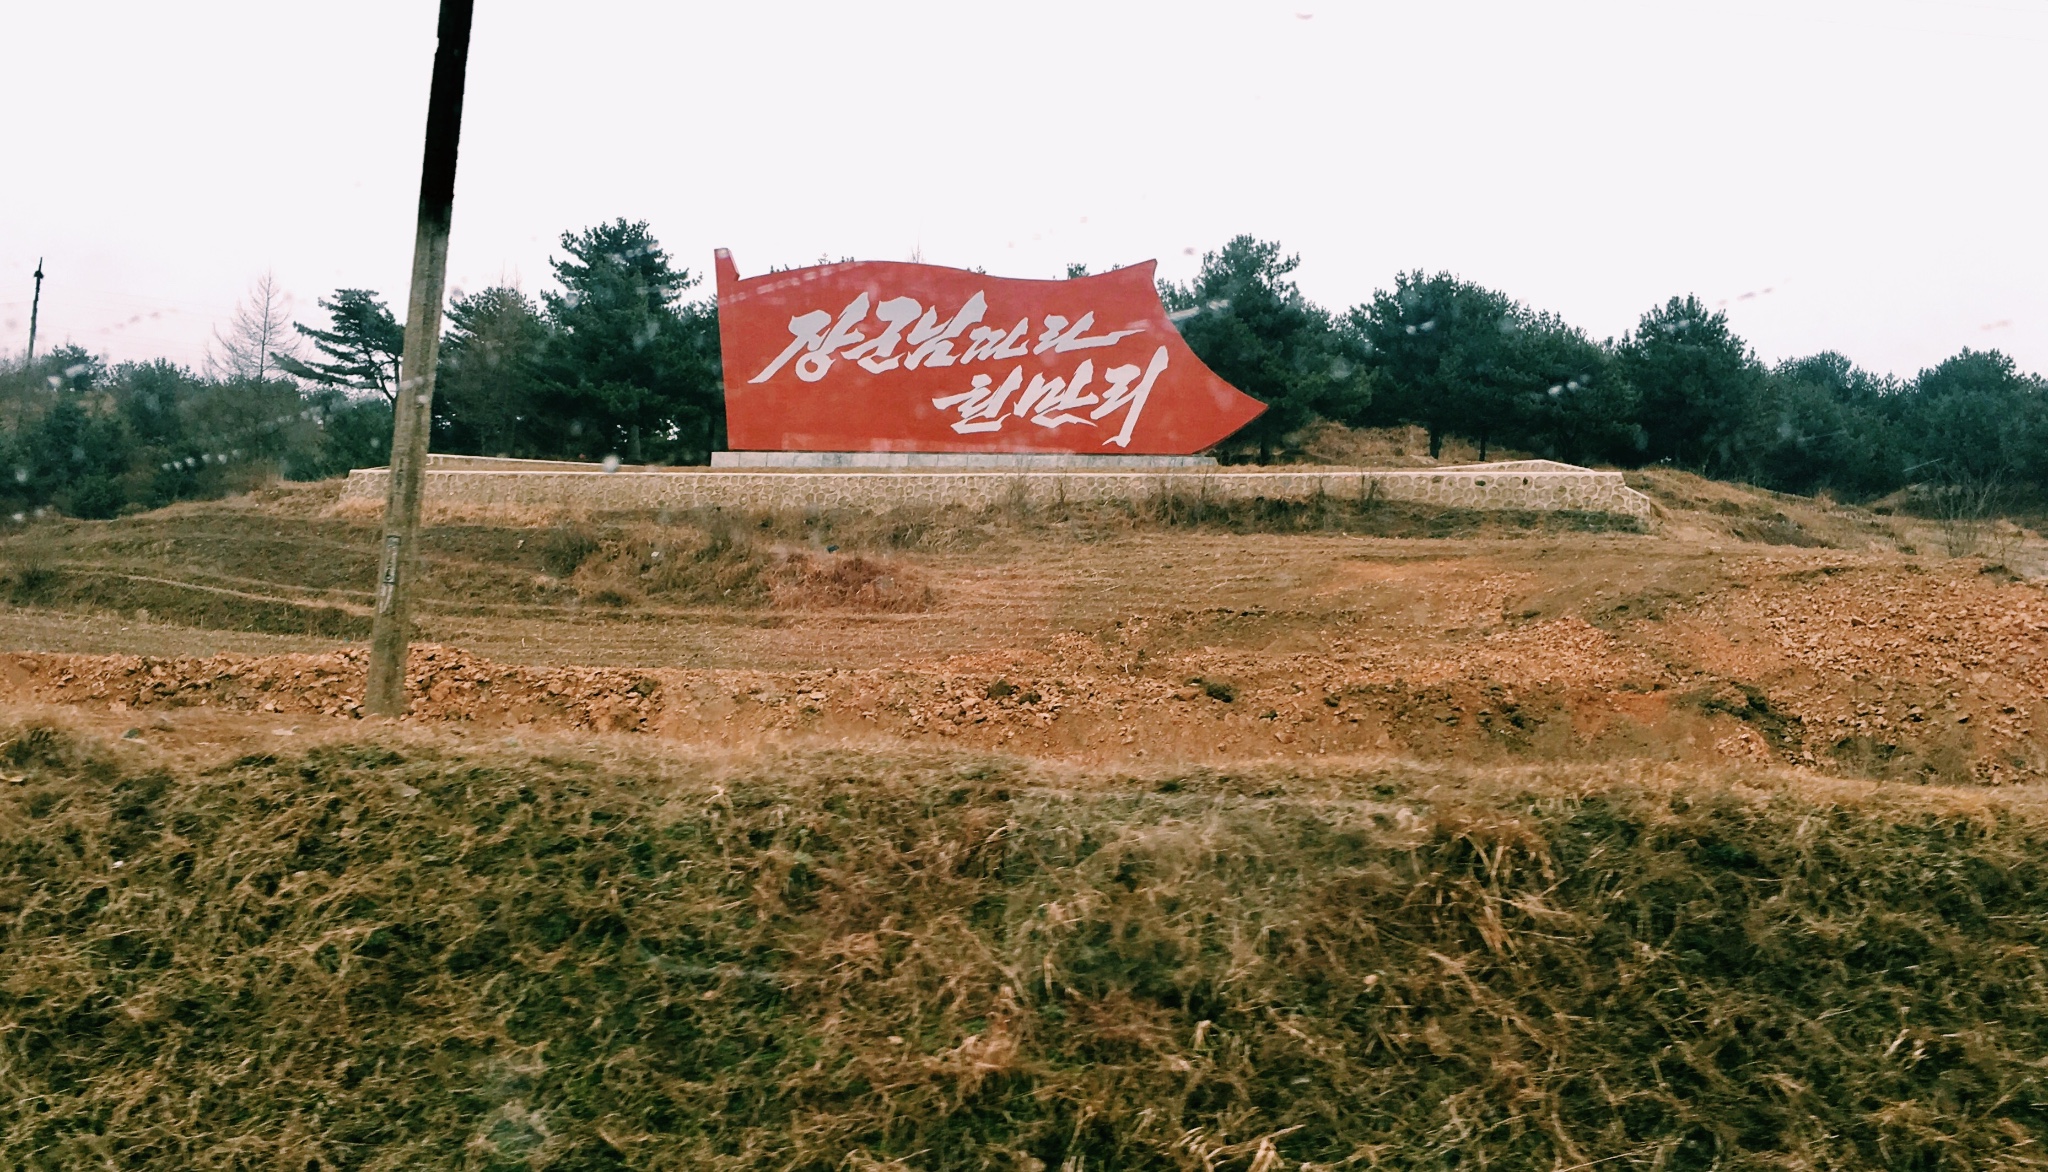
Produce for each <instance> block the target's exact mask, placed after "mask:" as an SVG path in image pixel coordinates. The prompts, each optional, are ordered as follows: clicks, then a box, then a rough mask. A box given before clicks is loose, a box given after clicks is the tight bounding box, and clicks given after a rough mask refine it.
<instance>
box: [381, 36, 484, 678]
mask: <svg viewBox="0 0 2048 1172" xmlns="http://www.w3.org/2000/svg"><path fill="white" fill-rule="evenodd" d="M475 7H476V4H475V0H441V26H440V34H439V36H440V43H439V44H438V45H437V46H436V47H435V49H434V81H433V87H432V89H431V90H430V91H429V93H428V96H427V150H426V161H425V162H424V163H423V164H421V167H420V222H419V233H418V235H416V236H415V237H414V238H413V246H412V300H411V303H410V304H409V305H408V307H407V309H406V315H405V355H404V358H403V359H402V360H401V364H400V366H399V376H398V397H397V401H396V402H394V403H393V404H392V412H391V487H390V495H389V496H388V497H386V498H385V503H384V542H383V549H382V556H381V557H380V558H379V568H378V573H377V613H376V615H375V617H373V618H372V619H371V621H370V679H369V686H368V687H367V688H365V689H364V693H363V707H364V709H366V710H367V711H368V712H369V714H370V715H372V716H403V715H404V714H405V653H406V644H407V641H408V640H409V639H410V637H411V634H412V588H413V579H414V577H415V576H416V571H417V568H418V567H417V557H416V555H415V552H414V551H415V547H416V546H417V545H418V542H419V531H420V487H421V482H422V480H423V479H424V473H425V471H426V463H427V433H428V431H429V430H430V429H431V423H432V418H433V417H432V414H431V410H432V406H433V402H434V362H435V360H436V359H437V358H438V357H439V354H440V350H441V293H442V288H443V285H444V284H445V282H446V279H447V271H448V223H449V219H450V217H451V215H452V214H453V209H454V205H455V141H456V138H457V136H458V135H459V134H460V132H461V130H462V79H463V73H464V70H465V69H466V68H467V66H468V63H469V20H470V14H471V12H472V10H473V9H474V8H475Z"/></svg>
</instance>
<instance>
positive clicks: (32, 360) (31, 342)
mask: <svg viewBox="0 0 2048 1172" xmlns="http://www.w3.org/2000/svg"><path fill="white" fill-rule="evenodd" d="M42 308H43V258H42V257H40V256H39V257H37V258H36V297H35V300H33V301H31V302H29V303H28V361H27V362H24V363H22V366H23V367H24V368H26V367H30V366H34V365H35V364H36V314H38V313H40V312H42Z"/></svg>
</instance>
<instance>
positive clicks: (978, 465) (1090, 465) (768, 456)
mask: <svg viewBox="0 0 2048 1172" xmlns="http://www.w3.org/2000/svg"><path fill="white" fill-rule="evenodd" d="M711 466H712V467H713V468H941V469H949V468H957V469H961V470H974V471H1017V472H1056V471H1059V470H1060V469H1063V468H1071V469H1073V470H1075V471H1085V472H1144V471H1147V470H1149V469H1154V468H1214V467H1216V466H1217V464H1216V457H1214V456H1095V455H1085V454H1080V453H1071V454H1070V453H1066V452H713V453H711Z"/></svg>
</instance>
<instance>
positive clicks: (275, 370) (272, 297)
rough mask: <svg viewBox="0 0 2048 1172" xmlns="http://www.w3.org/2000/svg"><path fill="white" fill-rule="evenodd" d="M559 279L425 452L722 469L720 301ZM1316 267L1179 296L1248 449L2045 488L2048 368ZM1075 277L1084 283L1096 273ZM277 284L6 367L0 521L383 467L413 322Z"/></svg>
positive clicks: (610, 259) (669, 277) (1269, 257)
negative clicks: (1882, 354) (1399, 443)
mask: <svg viewBox="0 0 2048 1172" xmlns="http://www.w3.org/2000/svg"><path fill="white" fill-rule="evenodd" d="M561 246H562V254H563V255H561V256H560V257H559V258H557V259H555V260H553V261H551V266H552V268H553V275H554V286H555V287H554V288H553V289H550V290H547V291H544V292H543V293H541V295H540V296H539V298H538V299H535V298H532V297H530V296H528V295H527V294H526V293H525V292H523V291H522V290H520V289H517V288H514V287H510V286H493V287H491V288H487V289H483V290H480V291H476V292H468V293H464V292H457V293H456V294H455V295H454V296H453V297H452V298H451V299H450V301H449V304H448V310H447V328H446V334H445V336H444V338H443V341H442V347H441V365H440V369H439V372H438V377H437V391H436V396H435V403H434V435H433V439H432V443H433V447H434V449H435V450H436V451H442V452H451V453H466V454H475V455H504V456H519V457H531V458H548V459H586V460H592V459H600V458H603V457H605V456H609V455H616V456H619V457H621V458H623V459H625V460H629V461H632V462H656V463H669V464H693V463H704V462H706V461H707V460H708V459H709V455H710V453H711V452H712V451H714V450H717V449H718V448H719V447H722V446H723V443H724V395H723V387H722V383H721V381H720V374H719V365H718V363H719V358H718V330H717V311H716V306H715V304H714V303H713V301H712V300H711V299H710V298H709V297H704V296H698V297H696V298H694V299H693V298H692V297H691V296H690V294H691V291H692V290H694V289H695V288H696V287H697V286H698V285H699V284H700V282H701V278H700V277H699V276H697V275H696V274H693V273H691V272H690V271H688V270H687V269H684V268H682V267H679V266H677V265H676V264H675V262H674V260H673V259H672V258H671V257H670V256H669V254H668V253H667V252H666V251H664V250H663V249H662V248H661V246H660V244H659V243H658V242H657V241H656V240H655V238H654V236H653V234H652V232H651V231H650V230H649V227H648V225H647V224H646V223H644V222H637V223H636V222H631V221H627V220H624V219H620V220H614V221H612V222H610V223H607V224H601V225H598V226H595V227H592V228H588V229H585V230H582V231H580V232H569V233H564V234H563V236H562V237H561ZM1298 265H1299V258H1298V257H1295V256H1292V255H1289V254H1286V253H1285V252H1284V251H1283V250H1282V249H1281V247H1280V246H1279V245H1277V244H1275V243H1273V242H1270V241H1261V240H1256V239H1254V238H1252V237H1249V236H1239V237H1236V238H1234V239H1232V240H1230V241H1229V242H1228V243H1226V244H1225V245H1224V246H1223V247H1222V248H1220V249H1218V250H1216V251H1215V252H1211V253H1209V254H1207V255H1206V256H1205V257H1204V258H1203V260H1202V265H1201V268H1200V270H1199V272H1198V273H1197V274H1196V275H1195V276H1194V277H1193V278H1192V279H1191V280H1189V281H1187V282H1184V283H1175V282H1162V283H1161V284H1160V289H1159V292H1160V297H1161V299H1162V301H1164V302H1165V304H1166V305H1167V307H1168V309H1169V310H1172V311H1173V317H1174V318H1175V320H1176V322H1177V323H1178V328H1179V329H1180V330H1181V332H1182V334H1183V336H1184V337H1185V338H1186V340H1187V342H1188V345H1189V346H1190V348H1192V349H1193V350H1194V351H1195V353H1196V354H1197V355H1199V356H1200V357H1201V358H1202V360H1203V361H1204V362H1206V363H1207V364H1208V365H1209V366H1210V367H1211V368H1212V369H1213V370H1215V371H1216V373H1217V374H1219V375H1221V376H1222V377H1223V378H1224V379H1226V380H1228V381H1229V382H1231V383H1233V384H1234V385H1236V386H1237V387H1239V388H1240V389H1242V390H1243V391H1245V392H1246V393H1247V394H1250V395H1252V396H1254V397H1256V398H1258V399H1260V400H1262V401H1264V402H1265V403H1267V404H1268V410H1267V411H1266V413H1265V414H1264V415H1262V416H1261V417H1260V418H1259V419H1258V420H1256V421H1254V422H1253V423H1252V425H1251V426H1249V427H1248V428H1246V429H1245V430H1244V431H1243V432H1241V433H1239V434H1238V435H1237V436H1234V437H1232V438H1231V439H1230V440H1228V441H1226V442H1225V444H1224V445H1223V446H1222V448H1221V449H1219V454H1220V455H1221V456H1222V457H1223V458H1224V459H1226V460H1230V461H1260V462H1267V461H1274V460H1287V459H1290V458H1294V456H1295V455H1296V451H1295V445H1296V444H1297V442H1298V438H1299V437H1300V436H1301V434H1302V433H1303V432H1304V431H1305V429H1307V428H1308V427H1309V426H1310V425H1311V424H1314V423H1317V422H1318V421H1322V420H1329V421H1333V422H1336V423H1341V424H1345V425H1347V426H1353V427H1380V426H1394V425H1414V426H1419V427H1421V428H1423V429H1424V431H1425V432H1426V433H1427V435H1428V437H1429V444H1430V454H1431V455H1432V456H1436V455H1439V454H1441V451H1442V445H1443V443H1444V441H1445V440H1446V439H1449V438H1453V437H1455V438H1458V439H1461V440H1464V441H1467V442H1470V443H1472V444H1474V445H1475V446H1476V447H1477V448H1478V449H1479V452H1480V454H1481V457H1482V458H1485V457H1486V456H1487V455H1490V454H1493V453H1496V452H1499V451H1502V450H1513V451H1520V452H1528V453H1532V454H1535V455H1540V456H1544V457H1548V458H1552V459H1558V460H1564V461H1568V462H1571V463H1581V464H1604V465H1618V466H1622V467H1637V466H1642V465H1645V464H1652V463H1663V464H1669V465H1673V466H1677V467H1682V468H1686V469H1690V470H1693V471H1697V472H1701V473H1703V474H1705V475H1709V476H1716V477H1721V478H1729V479H1739V480H1745V481H1749V482H1752V483H1756V484H1759V485H1763V486H1765V487H1769V488H1774V489H1779V490H1782V491H1789V492H1801V493H1812V492H1817V491H1823V490H1826V491H1831V492H1834V493H1836V494H1838V495H1841V496H1844V497H1849V498H1862V499H1868V498H1871V497H1875V496H1880V495H1883V494H1886V493H1889V492H1892V491H1895V490H1897V489H1899V488H1902V487H1905V486H1907V485H1912V484H1933V485H1937V486H1948V487H1954V486H1967V487H1969V488H1971V489H1972V490H1973V491H1979V492H1981V491H1984V490H1986V489H1991V488H1995V489H1999V490H2009V491H2018V492H2022V493H2026V494H2031V495H2033V496H2035V497H2038V496H2040V495H2041V494H2042V493H2043V491H2044V489H2048V394H2044V391H2048V384H2044V382H2043V380H2042V379H2041V378H2040V377H2039V376H2038V375H2033V374H2027V373H2022V372H2021V371H2019V370H2018V369H2017V368H2016V366H2015V365H2014V363H2013V362H2012V360H2011V359H2010V358H2008V357H2006V356H2005V355H2003V354H2000V353H1998V352H1996V351H1990V350H1982V351H1980V350H1970V349H1965V350H1963V351H1961V352H1960V353H1958V354H1956V355H1955V356H1954V357H1952V358H1949V359H1948V360H1946V361H1944V362H1942V363H1940V364H1938V365H1936V366H1934V367H1931V368H1929V369H1926V370H1922V371H1920V372H1919V373H1918V374H1916V375H1914V376H1913V377H1911V378H1905V379H1901V378H1897V377H1894V376H1891V375H1879V374H1874V373H1872V372H1869V371H1865V370H1862V369H1860V368H1858V367H1856V366H1855V365H1854V364H1853V363H1851V362H1850V361H1849V360H1848V359H1847V358H1844V357H1843V356H1841V355H1839V354H1836V353H1832V352H1823V353H1820V354H1815V355H1812V356H1809V357H1804V358H1797V359H1791V360H1787V361H1784V362H1780V363H1778V364H1776V365H1774V366H1773V365H1766V364H1765V363H1763V362H1761V361H1759V360H1758V358H1757V357H1756V355H1755V353H1754V352H1753V351H1752V350H1751V349H1750V348H1749V347H1748V345H1747V344H1745V343H1744V342H1743V341H1742V339H1741V338H1739V337H1737V336H1736V335H1735V333H1734V332H1733V331H1732V330H1731V329H1730V327H1729V323H1728V319H1727V315H1726V314H1724V313H1721V312H1718V311H1713V310H1710V309H1708V308H1707V307H1706V306H1705V305H1703V304H1702V303H1701V302H1700V300H1699V299H1698V298H1697V297H1691V296H1682V297H1673V298H1671V299H1670V300H1668V301H1666V302H1665V303H1663V304H1661V305H1656V306H1652V307H1651V308H1650V309H1648V310H1647V311H1646V312H1645V313H1644V314H1643V315H1642V317H1641V319H1640V321H1639V322H1638V323H1637V325H1636V328H1635V329H1633V330H1631V331H1630V332H1628V333H1626V334H1624V335H1623V336H1622V337H1621V338H1619V339H1612V338H1610V339H1605V340H1595V339H1593V338H1591V337H1589V336H1588V335H1587V334H1586V333H1585V332H1584V331H1582V330H1580V329H1578V328H1577V327H1574V326H1572V325H1570V324H1569V323H1567V322H1565V321H1563V320H1562V319H1561V318H1559V317H1558V316H1557V315H1555V314H1550V313H1545V312H1541V311H1538V310H1535V309H1532V308H1530V307H1529V306H1526V305H1524V304H1522V303H1521V302H1518V301H1516V300H1514V299H1513V298H1512V297H1510V296H1508V295H1507V294H1505V293H1502V292H1499V291H1497V290H1492V289H1487V288H1485V287H1483V286H1480V285H1478V284H1475V283H1473V282H1469V281H1465V280H1463V279H1460V278H1458V277H1456V276H1453V275H1451V274H1449V273H1436V274H1429V273H1424V272H1409V273H1402V274H1399V275H1398V276H1396V278H1395V280H1394V282H1393V285H1392V287H1391V288H1388V289H1382V290H1380V291H1378V292H1376V293H1375V294H1374V295H1373V297H1372V298H1371V299H1370V300H1369V301H1366V302H1364V303H1362V304H1359V305H1356V306H1353V307H1352V308H1350V309H1348V310H1346V311H1342V312H1336V311H1331V310H1329V309H1326V308H1324V307H1322V306H1318V305H1316V304H1314V303H1313V302H1310V301H1309V300H1307V299H1306V298H1305V297H1303V296H1302V294H1301V292H1300V290H1299V289H1298V288H1297V287H1296V285H1295V283H1294V281H1293V279H1292V273H1293V272H1294V270H1295V269H1296V268H1297V267H1298ZM1085 271H1086V270H1085V269H1083V268H1082V267H1081V266H1079V265H1075V266H1070V267H1069V270H1068V273H1069V275H1077V274H1079V273H1082V272H1085ZM278 296H279V294H278V293H277V291H276V289H275V288H274V285H272V283H270V282H269V281H268V280H267V279H266V280H265V281H264V282H261V283H259V285H258V288H257V292H256V293H255V294H254V295H253V296H252V303H251V304H247V305H245V306H244V307H243V308H242V309H241V311H240V312H238V314H237V316H236V319H235V321H234V322H233V323H231V326H230V329H229V330H228V332H227V333H225V334H220V333H217V334H216V337H215V343H216V345H215V348H214V350H213V351H212V352H211V354H210V355H209V361H208V363H207V364H206V368H205V372H204V373H203V374H202V373H198V372H194V371H192V370H190V369H187V368H185V367H182V366H179V365H177V364H174V363H171V362H168V361H165V360H157V361H154V362H146V363H132V362H131V363H122V364H119V365H114V366H109V365H108V364H107V363H105V362H104V361H103V360H102V359H100V358H98V357H96V356H94V355H92V354H91V353H89V352H87V351H85V350H83V349H81V348H79V347H75V346H67V347H63V348H60V349H59V350H56V351H53V352H52V353H50V354H48V355H46V356H44V357H42V358H40V359H39V360H37V362H35V363H34V364H33V366H32V367H30V366H28V365H24V364H22V363H19V362H17V363H15V364H13V365H12V366H11V367H9V368H7V369H5V370H4V371H0V469H5V470H8V471H11V476H10V475H8V474H7V472H4V471H0V508H4V509H10V510H12V511H14V512H25V511H26V510H31V509H43V508H56V509H58V510H60V511H62V512H64V513H66V514H69V515H73V516H81V517H101V516H112V515H114V514H115V513H118V512H120V511H123V510H124V509H135V508H150V507H155V506H158V505H161V504H165V503H168V502H170V501H172V500H177V499H180V498H184V497H193V496H209V495H219V494H221V493H224V492H228V491H234V490H236V489H238V488H242V487H247V486H250V485H253V484H255V483H259V482H261V481H262V480H263V479H265V478H267V477H270V476H283V477H286V478H289V479H300V480H306V479H318V478H322V477H326V476H333V475H338V474H340V473H342V472H344V471H346V470H347V469H348V468H350V467H361V466H365V465H370V464H380V463H382V462H383V461H384V458H385V452H384V447H385V445H386V444H387V443H388V437H389V434H390V421H391V411H390V404H391V401H392V398H393V396H394V395H395V394H396V393H397V389H398V387H397V383H398V363H399V354H400V352H401V351H402V349H403V339H404V326H403V324H402V323H400V322H399V321H397V320H396V318H395V317H394V316H393V314H392V312H391V310H390V309H389V307H388V305H387V304H386V303H385V301H384V299H383V298H382V297H381V296H379V295H378V294H377V293H376V292H375V291H373V290H367V289H337V290H335V291H334V293H333V294H331V295H329V296H327V297H323V298H320V299H319V301H318V305H319V308H320V310H321V311H322V313H323V314H324V316H325V318H326V320H325V321H323V322H319V323H315V324H308V323H306V322H295V323H290V328H289V329H287V328H285V324H286V315H285V314H284V313H283V312H282V308H281V306H280V305H279V303H278Z"/></svg>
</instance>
